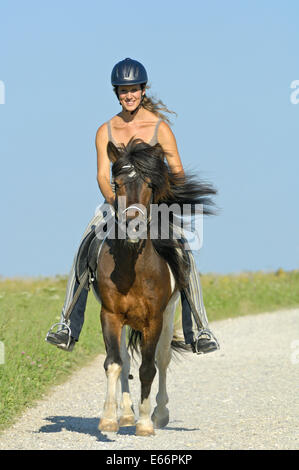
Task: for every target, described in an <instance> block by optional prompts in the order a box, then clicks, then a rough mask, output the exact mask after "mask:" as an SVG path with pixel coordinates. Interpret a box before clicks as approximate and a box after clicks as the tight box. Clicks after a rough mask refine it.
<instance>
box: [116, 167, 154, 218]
mask: <svg viewBox="0 0 299 470" xmlns="http://www.w3.org/2000/svg"><path fill="white" fill-rule="evenodd" d="M123 168H129V169H131V170H132V171H131V172H130V173H129V174H128V176H129V178H132V180H131V181H126V182H124V183H123V184H121V185H116V183H114V184H115V188H117V189H120V188H122V187H123V186H125V185H126V184H128V183H132V182H133V181H135V180H136V179H137V178H138V177H139V176H140V175H138V174H137V172H136V170H135V167H134V165H133V164H132V163H128V164H126V165H124V166H123V167H122V169H123ZM150 184H151V183H147V185H148V187H151V186H150ZM152 202H153V192H152V194H151V198H150V201H149V204H148V205H149V207H150V206H151V204H152ZM132 209H133V210H136V211H138V212H139V213H141V215H142V217H144V219H146V222H147V226H148V225H149V224H150V222H151V211H149V216H148V215H147V214H148V210H147V208H146V212H145V211H144V210H143V209H142V208H141V207H139V206H138V205H136V204H131V205H130V206H128V207H126V208H125V209H123V210H122V211H121V212H120V213H119V210H118V205H116V207H115V221H116V223H117V224H118V223H119V220H121V219H122V218H123V216H124V215H125V214H126V212H127V211H129V210H132Z"/></svg>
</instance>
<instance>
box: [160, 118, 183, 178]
mask: <svg viewBox="0 0 299 470" xmlns="http://www.w3.org/2000/svg"><path fill="white" fill-rule="evenodd" d="M158 141H159V144H161V145H162V147H163V150H164V152H166V158H167V163H168V165H169V168H170V169H171V171H172V173H174V174H176V173H179V174H181V176H184V169H183V165H182V161H181V158H180V155H179V151H178V147H177V143H176V139H175V136H174V134H173V132H172V130H171V129H170V127H169V125H168V124H167V123H166V122H164V121H163V122H161V124H160V126H159V132H158Z"/></svg>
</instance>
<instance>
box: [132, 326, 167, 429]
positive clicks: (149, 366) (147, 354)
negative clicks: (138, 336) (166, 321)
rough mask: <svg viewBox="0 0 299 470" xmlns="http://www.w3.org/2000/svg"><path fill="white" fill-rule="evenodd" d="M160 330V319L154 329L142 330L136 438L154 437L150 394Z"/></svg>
mask: <svg viewBox="0 0 299 470" xmlns="http://www.w3.org/2000/svg"><path fill="white" fill-rule="evenodd" d="M161 329H162V319H161V321H160V320H159V322H156V324H155V325H154V328H153V327H152V328H151V329H150V328H146V329H144V330H143V332H142V333H143V336H142V343H141V355H142V362H141V366H140V369H139V377H140V381H141V399H140V403H139V419H138V421H137V423H136V435H137V436H151V435H154V434H155V432H154V425H153V422H152V420H151V401H150V392H151V387H152V383H153V380H154V377H155V375H156V366H155V351H156V346H157V343H158V340H159V336H160V332H161Z"/></svg>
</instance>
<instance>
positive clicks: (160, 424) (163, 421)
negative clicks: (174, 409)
mask: <svg viewBox="0 0 299 470" xmlns="http://www.w3.org/2000/svg"><path fill="white" fill-rule="evenodd" d="M152 422H153V423H154V427H155V428H156V429H161V428H165V426H167V424H168V423H169V413H168V414H167V415H165V416H163V417H162V418H161V417H158V416H156V415H155V414H154V413H153V414H152Z"/></svg>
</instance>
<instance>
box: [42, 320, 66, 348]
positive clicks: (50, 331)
mask: <svg viewBox="0 0 299 470" xmlns="http://www.w3.org/2000/svg"><path fill="white" fill-rule="evenodd" d="M59 325H61V326H63V328H61V330H62V329H65V328H66V329H67V330H68V333H69V339H68V342H67V345H66V348H63V349H69V347H70V343H71V339H72V330H71V329H70V327H69V326H68V325H67V324H66V323H64V322H60V323H54V325H52V326H51V328H50V329H49V331H48V333H47V336H46V337H45V341H48V336H49V334H50V333H53V330H54V328H55V327H57V326H59ZM55 333H58V331H55ZM57 347H59V346H57Z"/></svg>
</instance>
